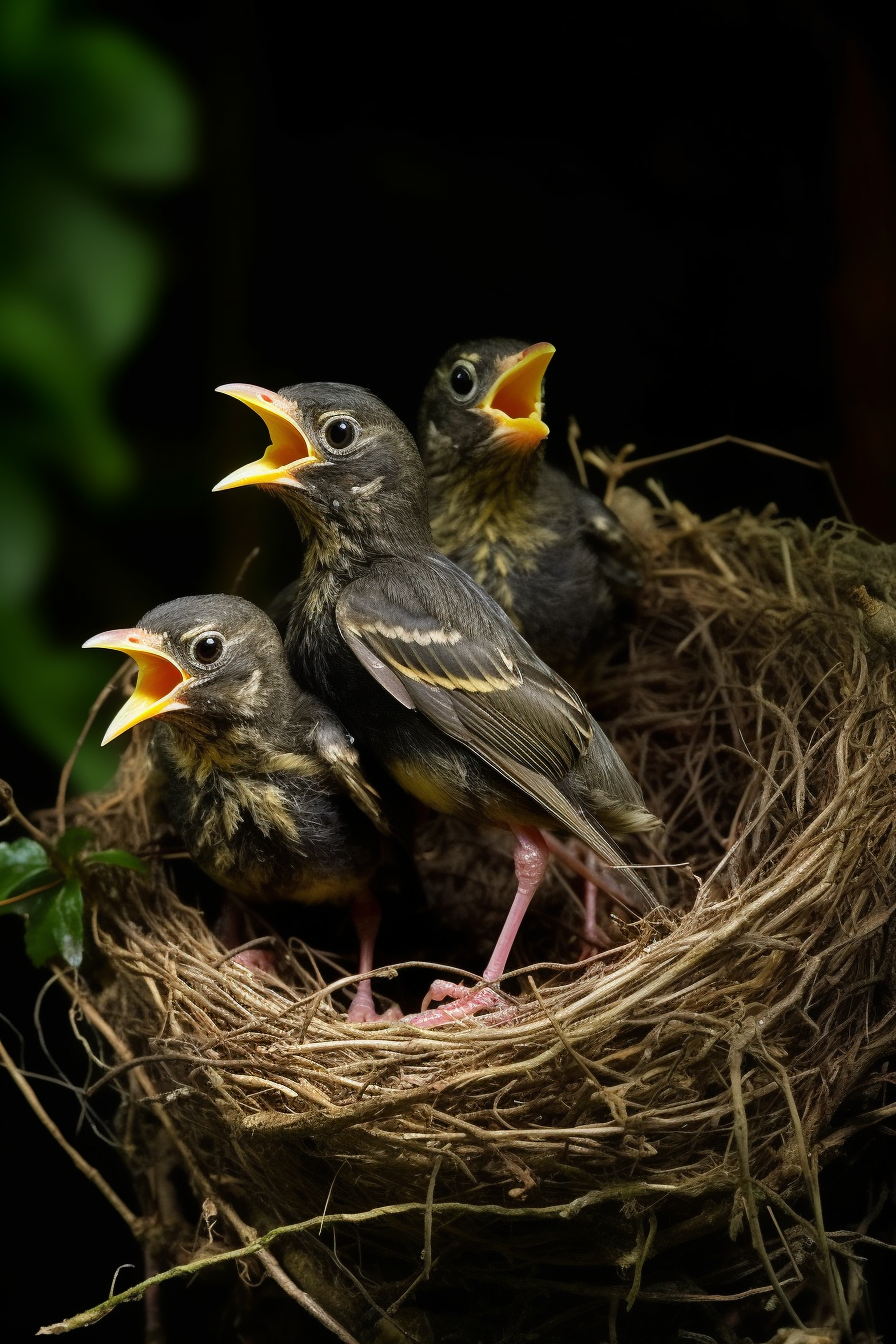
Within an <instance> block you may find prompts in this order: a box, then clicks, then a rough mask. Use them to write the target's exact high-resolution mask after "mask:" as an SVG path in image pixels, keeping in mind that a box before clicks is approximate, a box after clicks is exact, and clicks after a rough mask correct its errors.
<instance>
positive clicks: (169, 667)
mask: <svg viewBox="0 0 896 1344" xmlns="http://www.w3.org/2000/svg"><path fill="white" fill-rule="evenodd" d="M160 645H161V640H160V638H159V636H158V635H153V634H151V633H150V632H149V631H147V630H104V631H103V633H102V634H101V635H94V636H93V638H92V639H88V640H86V641H85V642H84V644H82V645H81V647H82V648H84V649H118V650H119V651H120V652H121V653H126V654H128V655H129V656H130V657H131V658H133V660H134V662H135V663H136V664H137V685H136V688H135V690H134V694H133V695H132V696H131V698H130V700H128V701H127V702H126V704H124V705H122V707H121V709H120V710H119V711H118V713H117V714H116V715H115V718H114V719H113V720H112V722H111V723H110V724H109V727H108V728H107V729H106V736H105V737H104V738H103V746H105V745H106V743H107V742H111V741H112V739H113V737H119V736H120V735H121V734H122V733H126V732H127V730H128V729H129V728H133V727H134V726H135V725H136V724H138V723H143V721H144V719H154V718H155V717H156V715H157V714H167V713H168V712H169V711H170V710H172V709H186V705H183V704H181V703H180V702H179V701H178V699H177V693H178V691H179V690H180V689H181V687H183V686H184V685H185V684H186V683H187V682H188V681H191V680H192V678H191V677H190V675H189V673H187V672H184V670H183V668H181V667H178V665H177V663H175V662H173V661H172V659H171V658H169V657H168V655H167V653H163V652H162V649H161V647H160Z"/></svg>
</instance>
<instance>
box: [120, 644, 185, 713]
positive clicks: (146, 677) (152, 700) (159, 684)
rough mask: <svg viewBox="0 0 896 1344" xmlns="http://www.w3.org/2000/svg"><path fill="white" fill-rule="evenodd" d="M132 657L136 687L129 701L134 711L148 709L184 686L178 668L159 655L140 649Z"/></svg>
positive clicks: (183, 679) (183, 678)
mask: <svg viewBox="0 0 896 1344" xmlns="http://www.w3.org/2000/svg"><path fill="white" fill-rule="evenodd" d="M132 657H133V658H134V661H135V662H136V664H137V669H138V670H137V686H136V688H135V690H134V694H133V695H132V696H131V700H130V704H131V707H132V708H133V709H134V710H139V709H143V708H146V709H148V708H150V707H151V706H152V705H155V704H157V703H158V701H159V700H164V699H165V698H166V697H167V696H169V695H170V694H171V692H172V691H176V690H177V689H178V687H180V686H182V685H183V684H184V681H185V677H184V675H183V673H182V672H181V670H180V668H179V667H175V666H174V663H170V662H169V661H168V659H167V658H163V657H162V656H161V655H160V654H154V653H147V652H146V650H145V649H141V651H140V652H139V654H138V653H137V651H136V650H135V651H134V654H133V655H132ZM138 702H139V703H138Z"/></svg>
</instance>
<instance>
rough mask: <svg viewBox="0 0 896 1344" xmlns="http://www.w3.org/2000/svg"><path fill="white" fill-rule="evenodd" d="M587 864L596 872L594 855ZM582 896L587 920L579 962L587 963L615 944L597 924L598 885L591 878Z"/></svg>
mask: <svg viewBox="0 0 896 1344" xmlns="http://www.w3.org/2000/svg"><path fill="white" fill-rule="evenodd" d="M585 862H586V865H587V867H588V868H589V869H591V870H592V871H596V869H597V859H596V858H595V857H594V855H593V854H589V855H588V856H587V858H586V860H585ZM582 896H583V900H584V905H585V918H584V922H583V925H582V946H581V949H580V951H579V961H586V960H587V959H588V957H593V956H594V953H595V950H596V949H597V948H599V947H602V948H607V947H612V946H613V942H612V939H610V938H609V937H608V936H607V934H606V932H605V931H604V930H603V929H602V928H601V926H600V925H599V924H598V922H597V884H596V883H595V882H594V881H593V880H592V879H591V878H590V877H589V878H586V880H585V885H584V888H583V891H582Z"/></svg>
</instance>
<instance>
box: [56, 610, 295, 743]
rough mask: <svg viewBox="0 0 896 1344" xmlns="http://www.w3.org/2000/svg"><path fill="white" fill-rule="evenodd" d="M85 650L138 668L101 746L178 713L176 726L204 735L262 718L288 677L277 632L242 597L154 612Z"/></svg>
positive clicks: (108, 633) (100, 637) (93, 641)
mask: <svg viewBox="0 0 896 1344" xmlns="http://www.w3.org/2000/svg"><path fill="white" fill-rule="evenodd" d="M83 647H84V648H85V649H115V650H117V651H118V652H119V653H126V654H128V655H129V656H130V657H131V658H133V660H134V662H135V663H136V664H137V685H136V687H135V689H134V691H133V693H132V695H131V697H130V699H129V700H128V701H127V703H126V704H124V705H123V706H122V708H121V709H120V710H119V711H118V713H117V714H116V716H115V718H114V719H113V720H112V722H111V723H110V725H109V727H108V729H107V731H106V735H105V737H104V738H103V746H105V745H106V743H107V742H111V741H112V739H113V738H115V737H119V736H120V735H121V734H122V733H125V732H127V730H128V729H129V728H133V727H135V726H136V725H137V724H138V723H143V722H144V721H145V720H147V719H155V718H158V717H159V716H160V715H163V714H165V715H169V714H174V711H177V713H176V714H175V715H174V718H173V719H172V724H173V725H175V726H176V728H178V729H181V730H183V731H185V732H192V733H198V734H199V735H201V736H203V737H205V736H208V735H209V734H215V733H216V732H218V731H219V729H220V726H221V725H222V723H235V722H247V721H251V720H252V719H254V718H257V717H259V716H260V715H261V714H262V713H263V712H264V708H265V706H266V705H267V704H268V702H269V701H270V699H271V696H272V695H274V696H276V695H277V693H278V692H280V691H281V690H282V685H283V684H284V680H285V679H288V677H289V673H288V671H287V667H286V660H285V655H284V653H283V644H282V641H281V639H280V635H279V634H278V632H277V627H276V626H275V625H274V623H273V621H271V620H270V618H269V617H267V616H266V615H265V614H264V612H263V611H260V610H259V609H258V607H256V606H254V605H253V604H252V603H251V602H247V601H246V600H245V599H244V598H241V597H230V596H228V595H226V594H223V593H213V594H210V595H205V596H202V597H179V598H176V599H175V601H173V602H165V603H163V605H162V606H160V607H155V608H154V609H153V610H152V611H150V612H147V614H146V615H145V616H144V617H143V618H142V620H141V621H140V622H139V624H138V625H136V626H134V627H133V628H132V629H126V630H105V631H103V633H102V634H100V635H94V636H93V638H92V639H88V640H87V641H86V642H85V643H84V645H83Z"/></svg>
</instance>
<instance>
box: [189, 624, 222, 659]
mask: <svg viewBox="0 0 896 1344" xmlns="http://www.w3.org/2000/svg"><path fill="white" fill-rule="evenodd" d="M223 652H224V640H223V639H222V638H221V636H220V635H219V634H216V632H215V631H214V630H210V631H209V632H208V633H207V634H205V635H200V636H199V638H198V639H194V640H193V644H192V647H191V649H190V653H191V654H192V656H193V657H194V658H195V659H196V661H197V663H202V664H204V665H205V666H208V664H209V663H216V662H217V661H218V659H219V658H220V657H221V654H222V653H223Z"/></svg>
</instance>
